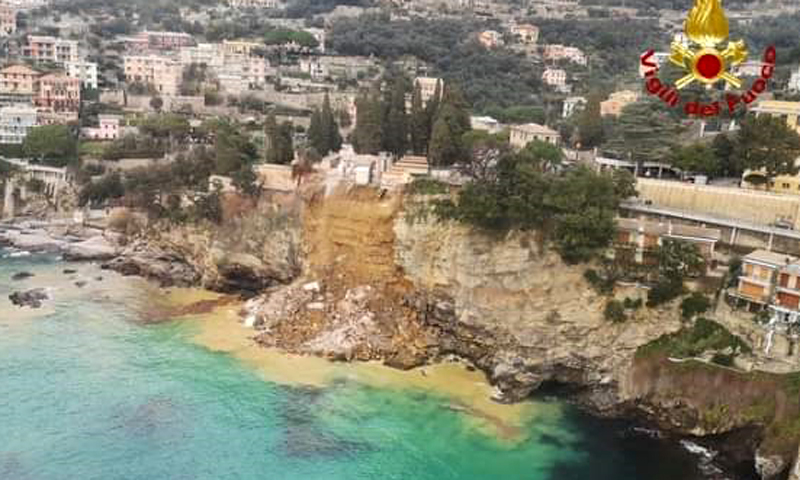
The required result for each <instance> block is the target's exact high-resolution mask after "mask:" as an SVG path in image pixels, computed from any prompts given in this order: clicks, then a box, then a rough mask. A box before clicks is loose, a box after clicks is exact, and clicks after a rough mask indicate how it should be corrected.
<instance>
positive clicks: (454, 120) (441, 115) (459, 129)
mask: <svg viewBox="0 0 800 480" xmlns="http://www.w3.org/2000/svg"><path fill="white" fill-rule="evenodd" d="M444 126H446V127H447V128H444ZM470 130H471V126H470V118H469V108H468V106H467V102H466V101H465V100H464V97H463V95H461V90H460V89H459V88H458V87H457V86H455V85H448V86H447V87H446V88H445V91H444V94H443V95H442V98H441V103H440V105H439V107H438V110H437V114H436V119H435V121H434V128H433V131H432V132H431V140H430V144H429V146H428V160H429V161H430V162H431V164H433V165H438V166H447V165H452V164H454V163H457V162H462V161H465V160H467V158H468V153H467V151H466V147H465V145H464V140H463V137H464V134H465V133H467V132H468V131H470Z"/></svg>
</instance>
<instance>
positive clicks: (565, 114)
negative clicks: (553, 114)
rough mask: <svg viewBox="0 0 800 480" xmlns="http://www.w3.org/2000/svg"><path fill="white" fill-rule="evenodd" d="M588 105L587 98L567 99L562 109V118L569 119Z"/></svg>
mask: <svg viewBox="0 0 800 480" xmlns="http://www.w3.org/2000/svg"><path fill="white" fill-rule="evenodd" d="M585 105H586V98H585V97H567V98H565V99H564V103H563V105H562V107H561V117H562V118H569V117H571V116H572V114H574V113H576V112H577V111H579V110H581V109H582V108H583V107H584V106H585Z"/></svg>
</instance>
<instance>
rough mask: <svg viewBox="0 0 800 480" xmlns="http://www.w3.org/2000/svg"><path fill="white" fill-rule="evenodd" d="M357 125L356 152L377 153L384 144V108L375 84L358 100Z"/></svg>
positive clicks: (355, 135)
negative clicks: (382, 130) (382, 122)
mask: <svg viewBox="0 0 800 480" xmlns="http://www.w3.org/2000/svg"><path fill="white" fill-rule="evenodd" d="M356 108H357V112H356V127H355V130H354V131H353V148H354V149H355V151H356V153H367V154H375V153H378V152H380V150H381V145H382V138H381V137H382V135H381V120H382V118H383V109H382V106H381V100H380V91H379V90H378V88H377V87H375V86H373V87H372V89H371V90H370V91H369V92H368V93H363V94H362V95H361V96H359V98H358V99H357V100H356Z"/></svg>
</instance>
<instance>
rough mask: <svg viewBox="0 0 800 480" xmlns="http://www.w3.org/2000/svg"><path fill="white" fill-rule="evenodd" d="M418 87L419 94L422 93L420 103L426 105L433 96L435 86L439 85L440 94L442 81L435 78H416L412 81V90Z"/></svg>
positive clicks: (442, 87)
mask: <svg viewBox="0 0 800 480" xmlns="http://www.w3.org/2000/svg"><path fill="white" fill-rule="evenodd" d="M417 85H419V89H420V92H421V93H422V103H426V104H427V103H428V100H430V99H431V98H432V97H433V95H434V94H435V93H436V85H439V91H440V93H441V92H442V91H443V89H444V81H443V80H442V79H441V78H435V77H417V78H415V79H414V88H416V86H417Z"/></svg>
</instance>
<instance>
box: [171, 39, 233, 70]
mask: <svg viewBox="0 0 800 480" xmlns="http://www.w3.org/2000/svg"><path fill="white" fill-rule="evenodd" d="M178 58H179V59H180V62H181V64H182V65H183V66H184V67H188V66H189V65H192V64H196V65H205V66H207V67H209V68H220V67H222V66H223V65H224V64H225V53H224V52H223V51H222V49H221V48H220V45H219V44H218V43H199V44H197V45H196V46H193V47H183V48H181V50H180V52H179V55H178Z"/></svg>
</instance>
